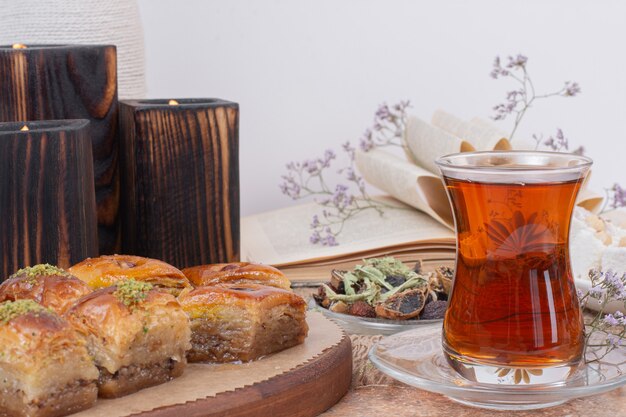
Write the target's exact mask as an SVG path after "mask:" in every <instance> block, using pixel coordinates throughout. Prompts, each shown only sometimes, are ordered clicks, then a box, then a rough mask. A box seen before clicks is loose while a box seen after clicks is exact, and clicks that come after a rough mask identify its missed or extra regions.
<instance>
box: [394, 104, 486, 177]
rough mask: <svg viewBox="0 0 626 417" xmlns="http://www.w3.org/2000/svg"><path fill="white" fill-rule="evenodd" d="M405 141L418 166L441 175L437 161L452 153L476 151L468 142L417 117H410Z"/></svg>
mask: <svg viewBox="0 0 626 417" xmlns="http://www.w3.org/2000/svg"><path fill="white" fill-rule="evenodd" d="M404 140H405V143H406V146H407V148H408V153H409V154H410V155H408V156H409V158H410V159H411V160H413V161H414V162H415V163H416V164H417V165H419V166H420V167H422V168H424V169H426V170H427V171H430V172H432V173H433V174H437V175H438V174H439V169H438V168H437V165H435V160H436V159H437V158H439V157H441V156H444V155H449V154H451V153H458V152H469V151H473V150H475V149H474V147H473V146H472V145H471V144H470V143H469V142H467V141H465V140H463V139H461V138H458V137H456V136H454V135H453V134H451V133H448V132H446V131H445V130H442V129H440V128H438V127H435V126H433V125H431V124H430V123H427V122H425V121H423V120H421V119H419V118H417V117H415V116H409V117H408V118H407V121H406V128H405V130H404Z"/></svg>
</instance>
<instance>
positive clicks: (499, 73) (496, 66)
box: [489, 56, 509, 79]
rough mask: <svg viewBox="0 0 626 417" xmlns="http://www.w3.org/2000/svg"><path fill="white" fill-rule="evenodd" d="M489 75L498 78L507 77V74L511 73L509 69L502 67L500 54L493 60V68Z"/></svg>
mask: <svg viewBox="0 0 626 417" xmlns="http://www.w3.org/2000/svg"><path fill="white" fill-rule="evenodd" d="M489 75H490V76H491V78H493V79H497V78H498V77H506V76H507V75H509V71H507V70H505V69H504V68H502V64H501V62H500V57H499V56H497V57H496V58H495V59H494V60H493V69H492V70H491V73H489Z"/></svg>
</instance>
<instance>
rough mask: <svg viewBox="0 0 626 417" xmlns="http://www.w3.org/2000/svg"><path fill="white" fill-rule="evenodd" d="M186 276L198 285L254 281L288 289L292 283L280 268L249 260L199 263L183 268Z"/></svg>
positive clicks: (254, 282)
mask: <svg viewBox="0 0 626 417" xmlns="http://www.w3.org/2000/svg"><path fill="white" fill-rule="evenodd" d="M183 273H184V274H185V276H186V277H187V278H188V279H189V281H191V283H192V284H193V285H195V286H196V287H201V286H210V285H217V284H240V283H242V284H245V283H253V284H260V285H268V286H270V287H276V288H282V289H285V290H288V289H289V288H290V287H291V283H290V282H289V280H288V279H287V277H286V276H285V274H283V273H282V272H280V271H279V270H278V269H276V268H274V267H272V266H269V265H261V264H253V263H249V262H233V263H228V264H211V265H199V266H194V267H191V268H185V269H183Z"/></svg>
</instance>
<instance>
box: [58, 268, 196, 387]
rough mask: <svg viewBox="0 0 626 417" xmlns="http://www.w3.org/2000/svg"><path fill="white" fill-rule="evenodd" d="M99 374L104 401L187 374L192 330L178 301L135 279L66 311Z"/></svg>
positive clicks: (99, 291)
mask: <svg viewBox="0 0 626 417" xmlns="http://www.w3.org/2000/svg"><path fill="white" fill-rule="evenodd" d="M66 317H67V319H68V320H69V321H70V323H71V324H72V325H73V326H74V328H75V329H77V330H78V332H79V333H80V334H82V335H83V336H84V337H85V338H86V340H87V347H88V349H89V352H90V353H91V355H92V356H93V357H94V360H95V363H96V365H97V366H98V368H99V370H100V378H99V380H98V388H99V394H100V396H101V397H107V398H112V397H119V396H122V395H126V394H130V393H132V392H135V391H138V390H140V389H142V388H145V387H149V386H153V385H157V384H160V383H163V382H166V381H168V380H170V379H172V378H175V377H178V376H180V375H182V373H183V371H184V369H185V365H186V359H185V352H186V351H187V350H188V349H189V348H190V336H191V331H190V328H189V320H188V318H187V315H186V314H185V312H184V311H183V309H182V308H181V306H180V304H179V303H178V301H177V300H176V298H175V297H174V296H173V295H171V294H168V293H165V292H161V291H158V290H156V289H155V288H154V287H153V286H152V285H151V284H148V283H146V282H139V281H135V280H132V279H131V280H127V281H122V282H119V283H118V284H117V285H116V286H113V287H108V288H103V289H100V290H96V291H94V292H93V293H91V294H89V295H87V296H85V297H83V298H81V299H80V300H78V302H77V303H76V304H75V305H74V306H73V307H72V308H71V309H70V310H69V311H68V312H67V313H66Z"/></svg>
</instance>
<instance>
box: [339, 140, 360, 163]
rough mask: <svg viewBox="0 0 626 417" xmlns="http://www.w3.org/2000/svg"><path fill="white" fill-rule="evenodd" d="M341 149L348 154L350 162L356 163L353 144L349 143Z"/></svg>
mask: <svg viewBox="0 0 626 417" xmlns="http://www.w3.org/2000/svg"><path fill="white" fill-rule="evenodd" d="M341 147H342V148H343V150H344V152H345V153H347V154H348V157H349V158H350V161H354V152H355V151H356V149H355V148H354V146H352V144H351V143H350V142H349V141H347V142H345V143H343V144H342V145H341Z"/></svg>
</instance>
